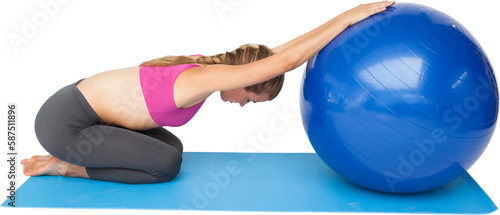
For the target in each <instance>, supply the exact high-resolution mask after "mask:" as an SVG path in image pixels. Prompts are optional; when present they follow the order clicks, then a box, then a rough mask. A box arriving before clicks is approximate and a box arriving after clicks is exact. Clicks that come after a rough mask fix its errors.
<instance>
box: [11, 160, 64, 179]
mask: <svg viewBox="0 0 500 215" xmlns="http://www.w3.org/2000/svg"><path fill="white" fill-rule="evenodd" d="M21 164H22V165H23V172H24V175H26V176H39V175H66V172H67V171H68V168H69V167H70V166H71V164H70V163H68V162H65V161H62V160H59V159H58V158H56V157H54V156H52V155H45V156H38V155H37V156H33V157H31V159H24V160H22V161H21Z"/></svg>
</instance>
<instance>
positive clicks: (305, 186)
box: [2, 152, 497, 213]
mask: <svg viewBox="0 0 500 215" xmlns="http://www.w3.org/2000/svg"><path fill="white" fill-rule="evenodd" d="M16 200H17V202H16V207H42V208H121V209H165V210H214V211H281V212H402V213H406V212H408V213H415V212H425V213H490V212H493V211H495V210H496V209H497V207H496V206H495V204H494V203H493V202H492V200H491V199H490V198H489V197H488V195H487V194H486V193H485V192H484V191H483V190H482V189H481V187H479V185H478V184H477V183H476V182H475V181H474V179H472V177H471V176H470V175H469V174H467V173H466V174H464V175H462V176H461V177H460V178H458V179H456V180H454V181H453V182H451V183H449V184H447V185H445V186H443V187H440V188H438V189H435V190H432V191H428V192H423V193H418V194H405V195H401V194H387V193H381V192H375V191H371V190H367V189H364V188H361V187H358V186H356V185H353V184H351V183H350V182H348V181H346V180H344V179H342V178H341V177H340V176H338V175H337V174H335V173H334V172H333V171H332V170H330V169H329V168H328V167H327V166H326V165H325V164H324V163H323V162H322V161H321V160H320V159H319V157H318V156H317V155H316V154H310V153H299V154H296V153H256V154H251V153H201V152H191V153H190V152H186V153H184V160H183V164H182V169H181V173H180V174H179V176H178V177H177V178H176V179H175V180H174V181H172V182H167V183H161V184H147V185H130V184H121V183H114V182H103V181H94V180H89V179H81V178H66V177H56V176H40V177H31V178H29V179H28V180H27V181H26V182H25V183H24V184H23V185H22V186H21V187H19V189H18V192H17V196H16ZM7 202H8V201H6V202H4V203H3V205H2V206H7Z"/></svg>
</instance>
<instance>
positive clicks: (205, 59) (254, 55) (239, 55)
mask: <svg viewBox="0 0 500 215" xmlns="http://www.w3.org/2000/svg"><path fill="white" fill-rule="evenodd" d="M273 54H274V53H273V51H272V49H270V48H269V47H267V46H265V45H257V44H245V45H242V46H240V47H239V48H237V49H235V50H233V51H231V52H226V53H221V54H216V55H212V56H200V57H199V58H197V59H193V58H191V57H189V56H185V55H183V56H164V57H161V58H157V59H153V60H150V61H146V62H143V63H142V64H141V65H140V66H173V65H179V64H208V65H211V64H226V65H242V64H247V63H251V62H255V61H258V60H260V59H264V58H266V57H269V56H271V55H273ZM284 80H285V75H284V74H282V75H279V76H277V77H275V78H272V79H270V80H267V81H264V82H262V83H258V84H254V85H251V86H247V87H245V90H246V91H248V92H253V93H255V94H261V93H268V94H269V99H268V100H269V101H271V100H273V99H274V98H276V96H278V94H279V92H280V91H281V88H282V87H283V82H284Z"/></svg>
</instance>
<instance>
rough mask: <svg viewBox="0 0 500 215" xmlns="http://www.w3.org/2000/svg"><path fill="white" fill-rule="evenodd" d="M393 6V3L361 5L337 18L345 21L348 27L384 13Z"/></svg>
mask: <svg viewBox="0 0 500 215" xmlns="http://www.w3.org/2000/svg"><path fill="white" fill-rule="evenodd" d="M393 4H394V1H382V2H374V3H370V4H361V5H359V6H357V7H355V8H352V9H350V10H348V11H346V12H344V13H342V14H340V15H339V18H341V19H343V20H345V21H346V22H347V23H348V24H349V26H351V25H354V24H356V23H358V22H360V21H362V20H364V19H366V18H368V17H370V16H371V15H373V14H376V13H380V12H382V11H384V10H385V9H386V8H387V7H389V6H391V5H393Z"/></svg>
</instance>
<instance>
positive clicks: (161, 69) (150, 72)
mask: <svg viewBox="0 0 500 215" xmlns="http://www.w3.org/2000/svg"><path fill="white" fill-rule="evenodd" d="M193 67H198V65H195V64H181V65H174V66H141V68H140V70H139V77H140V81H141V88H142V93H143V95H144V99H145V100H146V106H147V107H148V111H149V115H151V118H153V120H154V121H155V122H156V124H158V125H159V126H173V127H176V126H181V125H184V124H186V123H187V122H189V120H191V118H193V116H194V115H195V114H196V112H198V110H199V109H200V107H201V106H202V105H203V103H204V102H205V100H203V101H202V102H200V103H198V104H196V105H194V106H192V107H189V108H186V109H179V108H177V106H176V104H175V101H174V83H175V80H176V79H177V77H178V76H179V75H180V74H181V73H182V72H183V71H184V70H186V69H189V68H193Z"/></svg>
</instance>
